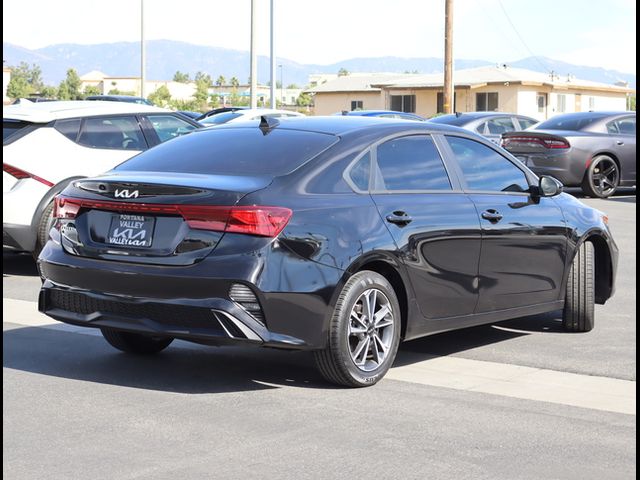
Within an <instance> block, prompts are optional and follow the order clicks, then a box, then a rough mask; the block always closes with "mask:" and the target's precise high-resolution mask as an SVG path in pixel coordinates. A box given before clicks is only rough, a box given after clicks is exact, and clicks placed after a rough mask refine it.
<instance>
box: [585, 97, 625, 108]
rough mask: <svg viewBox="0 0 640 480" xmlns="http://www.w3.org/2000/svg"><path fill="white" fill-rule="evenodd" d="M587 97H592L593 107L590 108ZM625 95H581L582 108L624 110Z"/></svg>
mask: <svg viewBox="0 0 640 480" xmlns="http://www.w3.org/2000/svg"><path fill="white" fill-rule="evenodd" d="M589 97H592V98H593V104H594V107H593V108H590V104H589ZM626 109H627V99H626V97H618V98H616V97H605V96H602V95H582V110H583V111H587V110H626Z"/></svg>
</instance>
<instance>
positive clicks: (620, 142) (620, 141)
mask: <svg viewBox="0 0 640 480" xmlns="http://www.w3.org/2000/svg"><path fill="white" fill-rule="evenodd" d="M616 143H617V144H618V145H624V142H623V141H622V140H617V141H616Z"/></svg>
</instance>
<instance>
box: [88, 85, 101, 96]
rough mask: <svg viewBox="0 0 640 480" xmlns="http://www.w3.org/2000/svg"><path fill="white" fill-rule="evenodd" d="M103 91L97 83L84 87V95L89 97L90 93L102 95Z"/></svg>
mask: <svg viewBox="0 0 640 480" xmlns="http://www.w3.org/2000/svg"><path fill="white" fill-rule="evenodd" d="M101 93H102V91H101V90H100V88H98V87H96V86H95V85H88V86H86V87H84V95H85V96H86V97H88V96H89V95H100V94H101Z"/></svg>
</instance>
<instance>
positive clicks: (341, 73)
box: [338, 67, 349, 77]
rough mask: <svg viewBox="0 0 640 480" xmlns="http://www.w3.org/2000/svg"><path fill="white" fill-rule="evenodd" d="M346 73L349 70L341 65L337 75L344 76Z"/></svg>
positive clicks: (347, 73)
mask: <svg viewBox="0 0 640 480" xmlns="http://www.w3.org/2000/svg"><path fill="white" fill-rule="evenodd" d="M347 75H349V70H347V69H346V68H344V67H342V68H341V69H340V70H338V76H339V77H346V76H347Z"/></svg>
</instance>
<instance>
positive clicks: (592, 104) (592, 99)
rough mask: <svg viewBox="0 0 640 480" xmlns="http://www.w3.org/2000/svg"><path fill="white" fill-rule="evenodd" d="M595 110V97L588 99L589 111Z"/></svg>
mask: <svg viewBox="0 0 640 480" xmlns="http://www.w3.org/2000/svg"><path fill="white" fill-rule="evenodd" d="M595 109H596V97H589V110H595Z"/></svg>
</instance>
